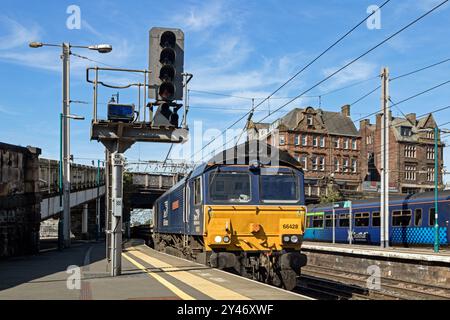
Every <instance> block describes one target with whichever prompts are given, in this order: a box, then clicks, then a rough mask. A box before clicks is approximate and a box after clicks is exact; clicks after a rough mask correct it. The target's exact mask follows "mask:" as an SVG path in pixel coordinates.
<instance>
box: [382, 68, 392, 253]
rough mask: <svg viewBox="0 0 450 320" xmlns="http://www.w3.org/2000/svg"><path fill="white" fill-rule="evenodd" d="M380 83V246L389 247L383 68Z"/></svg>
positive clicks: (386, 75) (386, 82)
mask: <svg viewBox="0 0 450 320" xmlns="http://www.w3.org/2000/svg"><path fill="white" fill-rule="evenodd" d="M381 78H382V81H381V113H382V119H381V146H382V151H381V199H380V246H381V247H382V248H387V247H389V117H390V115H389V105H388V101H389V87H388V85H389V70H388V68H383V70H382V77H381Z"/></svg>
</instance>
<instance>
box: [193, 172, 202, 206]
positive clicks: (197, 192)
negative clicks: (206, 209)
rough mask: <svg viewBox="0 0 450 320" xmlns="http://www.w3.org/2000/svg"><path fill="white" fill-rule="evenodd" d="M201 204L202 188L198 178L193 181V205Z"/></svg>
mask: <svg viewBox="0 0 450 320" xmlns="http://www.w3.org/2000/svg"><path fill="white" fill-rule="evenodd" d="M201 203H202V187H201V182H200V177H198V178H197V179H195V180H194V205H199V204H201Z"/></svg>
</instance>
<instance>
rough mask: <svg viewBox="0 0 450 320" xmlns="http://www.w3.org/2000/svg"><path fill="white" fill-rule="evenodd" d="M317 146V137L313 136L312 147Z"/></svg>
mask: <svg viewBox="0 0 450 320" xmlns="http://www.w3.org/2000/svg"><path fill="white" fill-rule="evenodd" d="M318 146H319V136H317V135H314V136H313V147H318Z"/></svg>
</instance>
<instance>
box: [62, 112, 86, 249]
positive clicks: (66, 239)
mask: <svg viewBox="0 0 450 320" xmlns="http://www.w3.org/2000/svg"><path fill="white" fill-rule="evenodd" d="M64 118H66V119H73V120H84V117H81V116H77V115H72V114H68V115H64V114H62V113H60V114H59V206H60V207H61V206H62V196H63V119H64ZM69 166H70V163H69ZM69 181H70V177H69ZM69 192H70V188H69ZM69 197H70V193H69ZM64 200H65V199H64ZM64 207H65V205H64ZM69 208H70V207H69ZM67 232H68V234H67ZM64 246H70V214H69V215H65V214H63V216H62V219H59V222H58V248H59V249H60V250H61V249H63V248H64Z"/></svg>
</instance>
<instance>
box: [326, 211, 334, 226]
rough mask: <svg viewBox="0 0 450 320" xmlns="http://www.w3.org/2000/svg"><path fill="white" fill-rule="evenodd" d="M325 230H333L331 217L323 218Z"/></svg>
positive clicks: (330, 215) (329, 215)
mask: <svg viewBox="0 0 450 320" xmlns="http://www.w3.org/2000/svg"><path fill="white" fill-rule="evenodd" d="M325 228H333V215H332V214H327V215H326V216H325Z"/></svg>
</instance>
